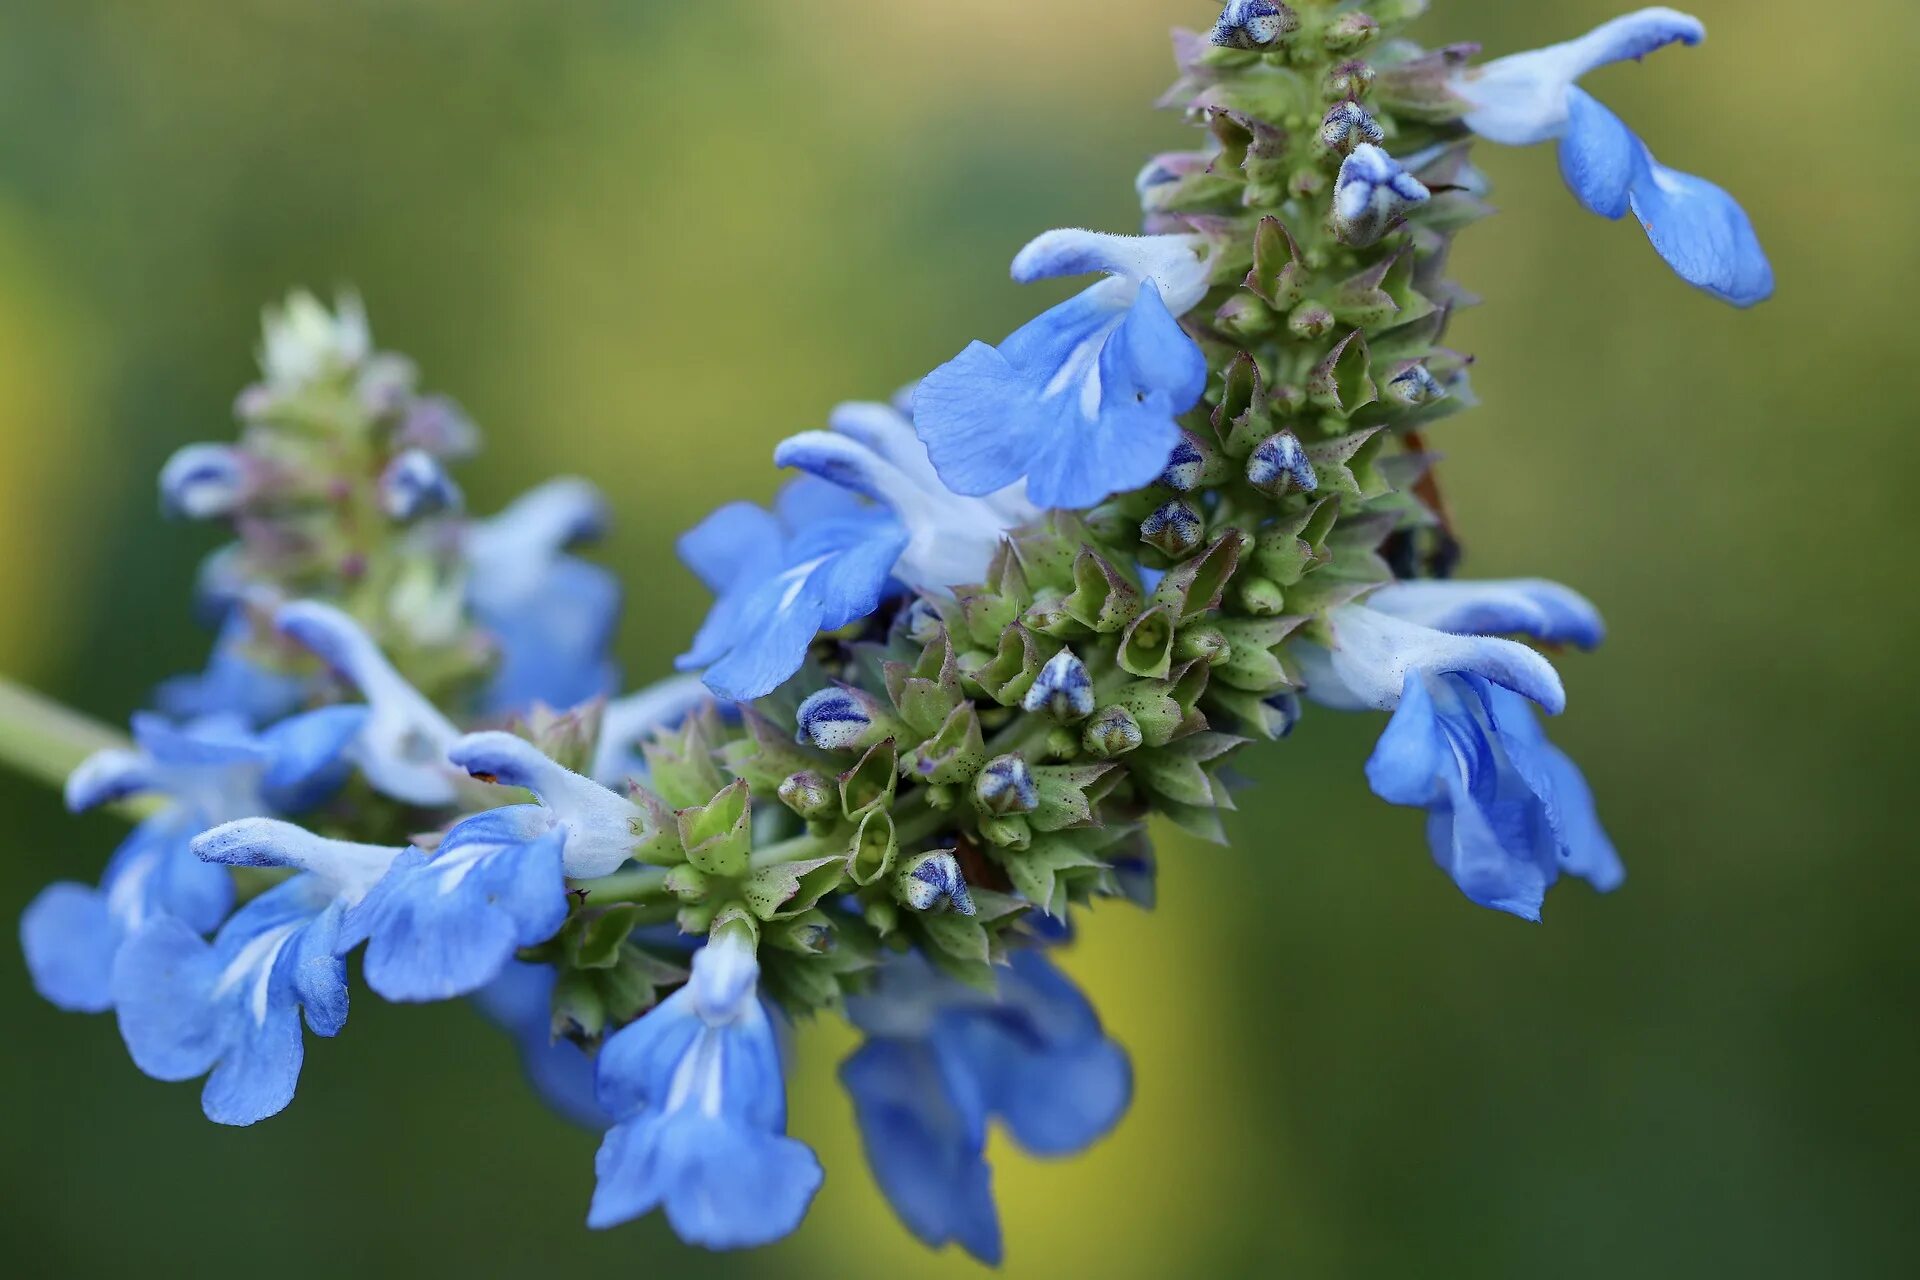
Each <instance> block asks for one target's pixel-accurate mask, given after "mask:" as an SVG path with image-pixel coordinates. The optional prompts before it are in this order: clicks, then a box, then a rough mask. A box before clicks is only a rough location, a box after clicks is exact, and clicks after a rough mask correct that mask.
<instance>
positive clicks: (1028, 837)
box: [980, 813, 1033, 853]
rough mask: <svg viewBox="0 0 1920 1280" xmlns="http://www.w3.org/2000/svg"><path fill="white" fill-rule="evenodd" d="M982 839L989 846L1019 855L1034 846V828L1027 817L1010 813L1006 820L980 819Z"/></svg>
mask: <svg viewBox="0 0 1920 1280" xmlns="http://www.w3.org/2000/svg"><path fill="white" fill-rule="evenodd" d="M980 837H981V839H983V840H986V841H987V842H988V843H989V844H993V845H996V846H998V847H999V848H1002V849H1012V850H1013V851H1014V852H1015V853H1019V852H1022V851H1024V850H1025V849H1027V848H1028V846H1030V845H1032V844H1033V827H1032V826H1031V825H1029V824H1028V822H1027V819H1026V815H1024V814H1019V813H1010V814H1008V815H1007V816H1006V817H1004V818H993V817H987V818H982V819H980Z"/></svg>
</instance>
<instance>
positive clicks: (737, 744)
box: [708, 705, 829, 795]
mask: <svg viewBox="0 0 1920 1280" xmlns="http://www.w3.org/2000/svg"><path fill="white" fill-rule="evenodd" d="M740 719H741V724H742V725H743V726H744V727H745V729H746V730H747V733H746V736H745V737H740V736H735V737H733V738H731V739H730V740H729V741H727V742H726V743H725V745H723V746H722V747H721V748H720V759H721V761H722V762H723V763H724V764H725V766H726V769H727V772H729V773H731V774H733V776H734V777H736V778H744V779H746V781H747V785H748V786H750V787H752V788H754V789H755V790H756V791H759V792H760V793H761V794H763V795H764V794H765V793H767V792H769V791H778V790H779V787H780V784H781V783H782V782H784V781H785V780H786V779H787V778H788V777H789V776H791V775H793V774H796V773H800V772H802V771H804V770H814V769H819V768H821V767H822V766H823V764H824V763H825V762H826V761H827V760H828V759H829V757H827V756H825V755H822V754H819V753H817V752H814V751H811V750H809V749H807V748H804V747H801V746H800V745H799V744H797V743H795V742H794V740H793V730H792V729H784V728H782V727H781V726H780V725H778V724H776V723H775V722H774V721H773V720H771V719H769V718H768V717H767V716H765V715H763V714H762V713H761V712H760V711H759V710H758V709H756V708H755V707H753V706H751V705H743V706H741V708H740ZM723 781H724V779H723ZM708 794H709V795H711V794H712V792H708Z"/></svg>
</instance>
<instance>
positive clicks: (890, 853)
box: [846, 809, 900, 885]
mask: <svg viewBox="0 0 1920 1280" xmlns="http://www.w3.org/2000/svg"><path fill="white" fill-rule="evenodd" d="M899 851H900V841H899V838H898V836H896V835H895V834H894V829H893V815H892V814H890V813H888V812H887V811H886V810H885V809H875V810H874V811H873V812H871V813H869V814H868V815H867V816H866V817H864V818H862V819H860V828H859V830H857V831H855V832H854V833H853V840H852V841H851V842H850V843H849V844H848V846H847V853H846V867H847V875H848V876H849V877H850V878H851V879H852V880H853V882H854V883H855V884H857V885H869V884H872V883H874V882H875V881H876V880H879V879H880V878H881V877H882V876H884V875H886V874H887V872H889V871H891V870H893V859H894V855H895V854H897V853H898V852H899Z"/></svg>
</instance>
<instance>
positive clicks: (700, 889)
mask: <svg viewBox="0 0 1920 1280" xmlns="http://www.w3.org/2000/svg"><path fill="white" fill-rule="evenodd" d="M710 885H711V881H710V879H709V878H708V876H707V873H706V872H704V871H702V870H700V869H699V868H698V867H696V866H694V865H693V864H692V863H690V862H683V863H681V864H680V865H679V866H677V867H675V868H673V869H672V870H671V871H669V872H667V892H668V893H670V894H672V895H673V896H674V897H676V898H678V899H680V901H682V902H699V901H701V900H702V899H704V898H705V897H706V896H707V889H708V888H709V887H710Z"/></svg>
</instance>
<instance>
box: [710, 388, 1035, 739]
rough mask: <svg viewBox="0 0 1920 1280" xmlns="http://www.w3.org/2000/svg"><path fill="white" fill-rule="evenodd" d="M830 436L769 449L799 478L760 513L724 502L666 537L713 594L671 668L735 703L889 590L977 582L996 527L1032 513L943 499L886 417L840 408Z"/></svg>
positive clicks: (878, 408)
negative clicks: (700, 674) (676, 536)
mask: <svg viewBox="0 0 1920 1280" xmlns="http://www.w3.org/2000/svg"><path fill="white" fill-rule="evenodd" d="M828 423H829V426H830V428H831V429H830V430H827V431H806V432H802V433H801V434H799V435H797V436H792V437H790V438H788V439H787V440H785V441H783V442H782V443H781V444H780V446H779V448H778V449H776V450H775V452H774V461H775V462H777V463H779V464H780V465H781V466H786V467H794V468H796V469H798V470H801V471H804V472H807V473H808V475H807V476H805V477H803V478H802V479H800V480H797V481H795V482H794V483H792V484H790V485H788V486H787V487H786V488H785V489H783V490H782V491H781V493H780V496H779V498H778V499H777V500H776V502H775V507H774V511H773V513H771V514H769V513H768V512H766V511H764V510H762V509H761V508H759V507H756V506H753V505H752V504H750V503H744V502H736V503H731V504H729V505H727V506H725V507H722V508H721V509H720V510H718V511H716V512H714V513H713V514H712V515H711V516H708V517H707V519H706V520H704V521H703V522H701V524H700V525H699V526H698V527H697V528H695V529H693V530H692V531H691V532H689V533H688V534H687V535H686V536H684V537H683V538H681V540H680V557H681V559H682V560H684V561H686V563H687V565H688V567H689V568H691V569H692V570H693V571H694V572H695V573H696V574H698V575H699V576H700V578H701V580H702V581H703V582H705V583H706V584H707V586H708V587H709V588H711V589H712V590H713V593H714V595H715V597H716V599H715V601H714V606H713V609H712V611H711V612H710V613H708V615H707V620H706V622H705V623H704V624H703V625H702V626H701V628H700V632H699V634H698V635H697V636H695V637H694V642H693V648H692V649H690V650H689V651H688V652H687V653H685V654H684V655H682V656H681V658H680V659H679V663H678V665H679V666H680V668H681V669H682V670H699V669H701V668H705V672H706V674H705V679H706V683H707V687H708V688H710V689H712V690H713V691H714V692H715V693H717V694H719V695H720V696H721V697H723V698H727V699H731V700H734V701H741V702H744V701H748V700H750V699H753V698H757V697H759V696H761V695H762V694H765V693H770V692H771V691H773V690H774V689H775V688H778V687H779V686H780V684H782V683H783V682H784V681H785V680H786V679H787V677H788V676H791V675H792V674H793V673H794V672H795V671H797V670H799V669H800V664H801V663H802V662H803V661H804V660H805V658H806V652H807V646H808V645H809V644H811V643H812V642H813V638H814V637H815V636H816V635H818V634H819V633H820V632H821V631H831V630H833V629H835V628H837V627H843V626H846V625H847V624H848V623H850V622H854V621H856V620H858V619H860V618H863V617H865V616H867V615H868V614H870V613H872V612H873V611H874V610H875V609H877V608H879V606H880V602H881V601H882V600H884V599H886V597H887V596H888V595H889V594H891V593H892V592H894V591H896V590H898V589H900V588H902V587H906V588H912V589H914V590H918V591H923V592H929V593H934V594H944V593H946V592H948V591H949V590H950V589H951V588H953V587H955V586H959V585H962V584H965V583H969V582H977V581H979V580H980V579H981V578H983V577H985V575H986V571H987V566H988V563H989V561H990V560H991V559H992V557H993V553H994V551H995V550H996V549H997V548H998V547H999V545H1000V541H1001V539H1002V538H1003V537H1004V536H1005V535H1006V533H1007V531H1008V530H1009V529H1012V528H1014V527H1015V526H1017V525H1021V524H1025V523H1027V522H1029V521H1031V520H1033V519H1034V518H1035V517H1037V516H1038V515H1039V512H1038V511H1037V510H1036V509H1035V508H1034V507H1033V505H1032V504H1031V503H1029V502H1028V501H1027V500H1026V498H1025V496H1024V495H1023V494H1022V493H1021V492H1020V489H1019V487H1018V486H1017V485H1013V484H1009V485H1008V486H1003V487H1002V488H1000V489H999V490H997V491H994V492H990V493H988V494H987V495H986V496H984V497H969V496H964V495H961V494H958V493H955V492H954V491H953V490H952V489H950V488H949V487H948V486H947V485H946V484H945V483H944V482H943V481H942V479H941V477H940V475H939V474H938V473H937V472H936V471H935V470H934V468H933V465H932V464H931V463H930V462H929V461H928V457H927V450H926V447H925V446H924V445H922V444H921V443H920V441H919V440H918V439H917V438H916V437H915V435H914V432H913V426H912V424H911V423H909V422H908V421H907V419H906V418H905V416H903V415H902V414H901V413H900V412H899V410H897V409H895V408H893V407H892V406H889V405H884V404H858V403H856V404H843V405H841V406H839V407H838V408H836V409H835V410H834V411H833V414H832V415H831V417H830V418H829V419H828Z"/></svg>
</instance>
